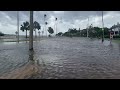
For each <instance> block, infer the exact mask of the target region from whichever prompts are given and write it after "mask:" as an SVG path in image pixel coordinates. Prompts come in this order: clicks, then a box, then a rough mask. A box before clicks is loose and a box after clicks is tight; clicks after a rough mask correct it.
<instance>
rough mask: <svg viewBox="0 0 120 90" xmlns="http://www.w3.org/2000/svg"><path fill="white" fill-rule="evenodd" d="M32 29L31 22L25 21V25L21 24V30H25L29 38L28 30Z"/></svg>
mask: <svg viewBox="0 0 120 90" xmlns="http://www.w3.org/2000/svg"><path fill="white" fill-rule="evenodd" d="M29 29H30V26H29V22H28V21H26V22H23V25H21V27H20V30H22V31H23V32H24V31H26V38H27V31H28V30H29Z"/></svg>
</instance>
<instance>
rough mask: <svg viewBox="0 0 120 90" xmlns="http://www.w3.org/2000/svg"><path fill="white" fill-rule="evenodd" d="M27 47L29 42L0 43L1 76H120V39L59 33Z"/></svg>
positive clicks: (59, 77)
mask: <svg viewBox="0 0 120 90" xmlns="http://www.w3.org/2000/svg"><path fill="white" fill-rule="evenodd" d="M28 49H29V43H26V42H23V43H19V44H18V43H11V44H5V43H4V44H3V43H0V77H1V78H25V79H120V44H119V43H114V42H112V44H110V41H108V40H105V41H104V43H102V42H101V40H98V39H87V38H80V37H79V38H78V37H73V38H69V37H58V38H48V39H47V38H45V39H42V40H40V41H35V42H34V52H29V51H28ZM21 74H22V75H21ZM15 76H18V77H15Z"/></svg>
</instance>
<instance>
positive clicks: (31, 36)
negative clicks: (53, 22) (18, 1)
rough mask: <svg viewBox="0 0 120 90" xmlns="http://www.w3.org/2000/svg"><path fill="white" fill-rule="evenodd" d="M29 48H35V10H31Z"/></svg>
mask: <svg viewBox="0 0 120 90" xmlns="http://www.w3.org/2000/svg"><path fill="white" fill-rule="evenodd" d="M29 50H33V11H30V37H29Z"/></svg>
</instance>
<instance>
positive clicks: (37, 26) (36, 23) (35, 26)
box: [34, 21, 41, 37]
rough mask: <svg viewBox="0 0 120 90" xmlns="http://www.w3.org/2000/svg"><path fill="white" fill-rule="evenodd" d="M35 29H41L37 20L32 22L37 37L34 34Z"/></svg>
mask: <svg viewBox="0 0 120 90" xmlns="http://www.w3.org/2000/svg"><path fill="white" fill-rule="evenodd" d="M36 29H38V30H40V29H41V26H40V24H39V23H38V22H37V21H35V22H34V31H35V37H37V35H36Z"/></svg>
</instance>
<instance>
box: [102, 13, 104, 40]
mask: <svg viewBox="0 0 120 90" xmlns="http://www.w3.org/2000/svg"><path fill="white" fill-rule="evenodd" d="M102 31H103V35H102V42H104V21H103V11H102Z"/></svg>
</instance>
